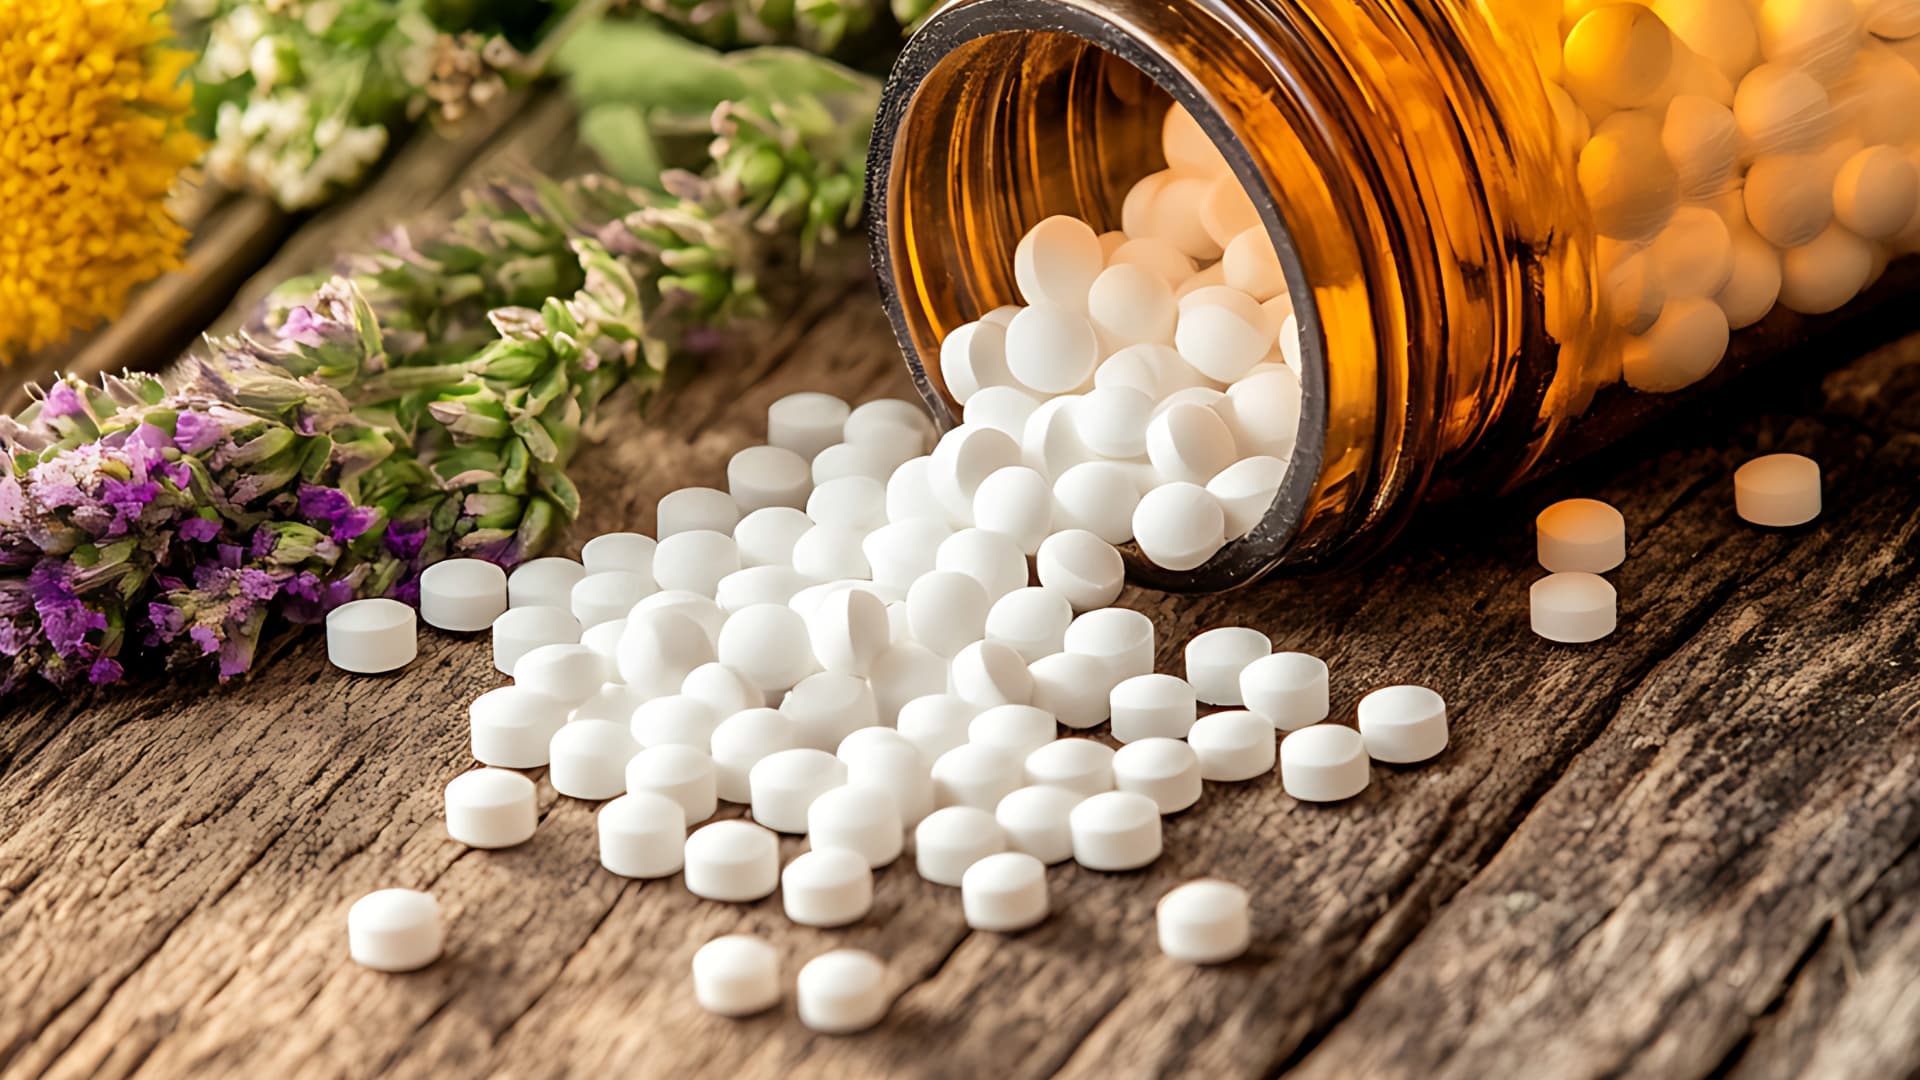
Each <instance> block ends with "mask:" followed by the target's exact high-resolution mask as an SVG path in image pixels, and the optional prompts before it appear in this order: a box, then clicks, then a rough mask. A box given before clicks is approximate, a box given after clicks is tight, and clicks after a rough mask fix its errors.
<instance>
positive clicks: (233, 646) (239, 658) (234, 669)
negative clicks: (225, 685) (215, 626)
mask: <svg viewBox="0 0 1920 1080" xmlns="http://www.w3.org/2000/svg"><path fill="white" fill-rule="evenodd" d="M253 643H254V636H253V635H252V634H245V633H241V634H228V635H227V640H226V641H225V642H224V643H222V644H221V646H220V681H221V682H226V681H227V680H228V679H231V678H233V677H234V676H235V675H240V674H243V673H245V671H246V670H247V669H248V668H250V667H252V666H253Z"/></svg>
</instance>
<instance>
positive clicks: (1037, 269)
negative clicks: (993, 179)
mask: <svg viewBox="0 0 1920 1080" xmlns="http://www.w3.org/2000/svg"><path fill="white" fill-rule="evenodd" d="M1105 262H1106V259H1105V256H1104V255H1102V254H1101V251H1100V238H1099V236H1098V235H1097V234H1095V233H1094V231H1093V228H1092V227H1091V226H1089V225H1088V224H1087V223H1086V222H1084V221H1081V220H1080V219H1079V218H1076V217H1072V216H1069V215H1067V214H1055V215H1054V216H1052V217H1049V218H1045V219H1043V220H1041V222H1040V223H1039V224H1037V225H1035V226H1034V227H1033V228H1031V229H1029V230H1027V234H1026V235H1025V236H1023V237H1021V238H1020V243H1019V244H1018V245H1016V246H1015V247H1014V251H1013V278H1014V283H1015V284H1016V285H1018V286H1019V288H1020V296H1021V298H1022V299H1024V300H1025V301H1026V302H1027V303H1029V304H1058V305H1061V306H1062V307H1068V308H1078V309H1084V308H1085V307H1086V306H1087V289H1088V288H1089V287H1090V286H1091V285H1092V284H1093V282H1094V279H1095V277H1096V276H1098V275H1099V273H1100V268H1101V266H1103V265H1104V264H1105Z"/></svg>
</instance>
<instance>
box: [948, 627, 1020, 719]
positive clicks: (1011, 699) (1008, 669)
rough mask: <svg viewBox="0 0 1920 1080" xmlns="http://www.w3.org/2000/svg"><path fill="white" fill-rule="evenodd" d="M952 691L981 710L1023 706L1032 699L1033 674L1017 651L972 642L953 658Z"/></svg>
mask: <svg viewBox="0 0 1920 1080" xmlns="http://www.w3.org/2000/svg"><path fill="white" fill-rule="evenodd" d="M950 675H951V679H952V682H953V692H954V693H956V694H958V695H960V696H961V697H962V698H964V699H966V700H967V701H968V702H970V703H972V704H974V705H977V706H979V707H980V708H982V709H990V708H992V707H993V706H995V705H1025V704H1027V703H1028V702H1030V701H1032V700H1033V674H1032V673H1031V672H1029V671H1028V670H1027V661H1026V659H1025V658H1024V657H1022V656H1021V655H1020V653H1019V651H1018V650H1016V649H1014V648H1013V647H1012V646H1009V645H1002V644H1000V643H998V642H993V641H976V642H974V643H973V644H971V645H968V646H966V647H964V648H962V649H961V650H960V651H959V652H957V653H955V654H954V656H953V664H952V667H951V672H950Z"/></svg>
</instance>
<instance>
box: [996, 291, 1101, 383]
mask: <svg viewBox="0 0 1920 1080" xmlns="http://www.w3.org/2000/svg"><path fill="white" fill-rule="evenodd" d="M1099 362H1100V343H1099V340H1098V338H1097V336H1096V335H1095V334H1094V330H1093V323H1091V322H1089V321H1088V320H1087V317H1086V316H1085V315H1083V314H1080V313H1079V312H1077V311H1074V310H1072V309H1071V308H1066V307H1056V306H1054V305H1051V304H1035V305H1034V306H1032V307H1029V308H1027V309H1026V310H1024V311H1022V312H1020V314H1018V315H1015V316H1014V317H1013V321H1012V322H1010V323H1008V324H1007V370H1008V371H1010V372H1012V373H1013V377H1014V378H1015V379H1018V380H1019V381H1020V384H1021V385H1022V386H1025V387H1027V388H1029V389H1032V390H1035V391H1038V392H1039V393H1042V394H1066V393H1071V392H1073V391H1074V390H1077V389H1078V388H1079V387H1080V384H1082V383H1084V382H1086V381H1088V380H1089V379H1091V378H1092V377H1093V368H1094V365H1095V364H1097V363H1099Z"/></svg>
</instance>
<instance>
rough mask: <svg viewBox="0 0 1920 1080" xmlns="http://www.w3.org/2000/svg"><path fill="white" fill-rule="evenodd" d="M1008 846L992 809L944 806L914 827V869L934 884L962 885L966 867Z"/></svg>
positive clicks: (1004, 834)
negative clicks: (994, 818)
mask: <svg viewBox="0 0 1920 1080" xmlns="http://www.w3.org/2000/svg"><path fill="white" fill-rule="evenodd" d="M996 802H997V800H996ZM1006 849H1007V837H1006V833H1004V832H1002V831H1001V829H1000V825H999V823H998V822H996V821H994V820H993V814H992V812H991V811H989V810H985V809H982V808H980V807H977V806H946V807H942V808H940V809H938V810H935V811H934V812H933V813H931V814H928V815H927V816H926V817H925V818H923V819H921V821H920V824H919V826H918V827H917V828H915V829H914V830H913V853H914V869H916V870H917V871H918V872H919V874H920V876H921V877H923V878H925V879H927V880H928V881H931V882H933V883H934V884H935V885H956V886H957V885H959V884H960V880H961V878H962V877H963V876H964V875H965V874H966V872H967V867H969V866H972V865H973V864H974V863H976V862H979V861H980V860H981V859H984V858H986V857H987V856H989V855H993V854H996V853H998V852H1002V851H1005V850H1006Z"/></svg>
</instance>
